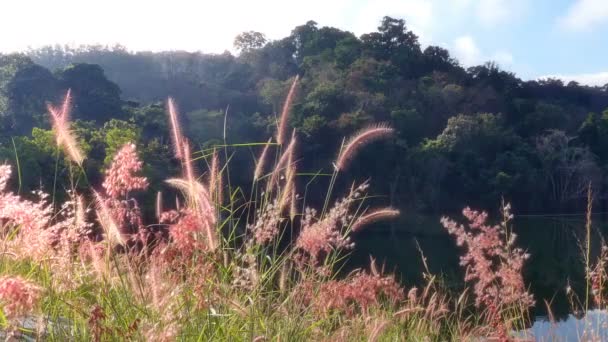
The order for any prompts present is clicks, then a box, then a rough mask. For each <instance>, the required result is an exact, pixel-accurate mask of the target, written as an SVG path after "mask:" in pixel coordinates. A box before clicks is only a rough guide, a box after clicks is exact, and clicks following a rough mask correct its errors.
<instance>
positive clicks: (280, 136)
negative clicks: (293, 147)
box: [277, 75, 300, 145]
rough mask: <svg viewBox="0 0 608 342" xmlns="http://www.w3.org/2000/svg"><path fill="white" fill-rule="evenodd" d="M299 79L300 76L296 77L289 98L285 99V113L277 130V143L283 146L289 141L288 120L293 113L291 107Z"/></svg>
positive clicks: (282, 114)
mask: <svg viewBox="0 0 608 342" xmlns="http://www.w3.org/2000/svg"><path fill="white" fill-rule="evenodd" d="M299 79H300V76H298V75H296V77H295V78H294V80H293V83H292V84H291V88H289V93H288V94H287V98H285V103H284V104H283V111H282V112H281V118H280V119H279V126H278V128H277V143H279V145H283V143H285V140H286V139H287V120H288V118H289V112H290V111H291V105H292V104H293V97H294V94H295V92H296V86H297V85H298V80H299Z"/></svg>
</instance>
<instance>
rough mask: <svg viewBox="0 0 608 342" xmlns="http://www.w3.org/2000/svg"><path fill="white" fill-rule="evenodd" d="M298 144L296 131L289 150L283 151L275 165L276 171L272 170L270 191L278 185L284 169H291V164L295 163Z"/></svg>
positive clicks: (288, 146)
mask: <svg viewBox="0 0 608 342" xmlns="http://www.w3.org/2000/svg"><path fill="white" fill-rule="evenodd" d="M296 143H297V139H296V131H295V129H294V130H293V132H292V133H291V141H290V142H289V145H287V148H286V149H285V151H283V154H282V155H281V158H279V161H278V162H277V164H276V165H275V167H274V170H272V174H271V175H270V181H269V182H268V191H271V190H272V189H273V187H274V185H275V184H276V183H277V180H278V179H279V175H280V173H281V172H282V171H283V168H289V167H290V165H291V163H293V158H294V153H295V149H296Z"/></svg>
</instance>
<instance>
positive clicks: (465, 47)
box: [454, 36, 483, 66]
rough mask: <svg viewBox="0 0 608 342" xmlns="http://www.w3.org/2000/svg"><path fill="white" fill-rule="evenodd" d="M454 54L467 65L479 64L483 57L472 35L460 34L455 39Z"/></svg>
mask: <svg viewBox="0 0 608 342" xmlns="http://www.w3.org/2000/svg"><path fill="white" fill-rule="evenodd" d="M454 56H456V58H457V59H458V61H460V63H461V64H463V65H465V66H471V65H476V64H479V63H481V62H482V58H483V57H482V54H481V50H479V48H478V47H477V44H475V41H474V40H473V37H471V36H460V37H458V38H456V39H455V40H454Z"/></svg>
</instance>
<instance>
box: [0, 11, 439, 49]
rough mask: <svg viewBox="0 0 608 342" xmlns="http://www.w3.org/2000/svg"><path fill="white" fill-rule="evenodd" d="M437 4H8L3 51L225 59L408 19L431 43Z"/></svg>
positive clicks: (1, 22)
mask: <svg viewBox="0 0 608 342" xmlns="http://www.w3.org/2000/svg"><path fill="white" fill-rule="evenodd" d="M434 1H435V0H399V1H395V0H376V1H374V0H360V1H357V2H356V3H353V2H352V1H350V0H309V1H308V2H307V3H306V6H297V8H295V7H294V3H293V2H290V1H284V0H258V1H250V0H222V1H200V0H173V1H172V2H170V3H169V2H167V1H164V0H128V1H124V0H105V1H104V2H91V1H82V0H53V1H40V0H19V1H17V0H10V1H6V4H5V3H4V2H3V4H2V11H3V14H4V16H3V19H2V20H0V32H4V34H3V35H2V39H0V51H17V50H24V49H26V48H27V47H28V46H32V47H39V46H42V45H47V44H55V43H59V44H71V45H78V44H96V43H99V44H108V45H113V44H115V43H120V44H123V45H125V46H127V47H128V48H129V49H132V50H153V51H158V50H166V49H183V50H190V51H196V50H201V51H204V52H222V51H224V50H226V49H230V48H231V47H232V40H233V39H234V37H235V36H236V35H237V34H239V33H240V32H243V31H246V30H255V31H260V32H262V33H264V34H266V35H267V37H269V38H270V39H278V38H282V37H285V36H287V35H289V34H290V32H291V30H292V29H293V28H294V27H295V26H296V25H302V24H304V23H306V21H308V20H314V21H316V22H318V24H319V26H334V27H338V28H341V29H344V30H350V31H353V32H354V33H355V34H357V35H359V34H362V33H367V32H372V31H375V30H376V29H377V27H378V25H379V23H380V20H381V19H382V16H384V15H390V16H394V17H396V18H405V19H406V22H407V26H408V29H410V30H413V31H414V32H415V33H416V34H418V35H419V36H420V37H421V41H422V42H423V43H430V42H431V38H430V37H431V33H432V29H433V25H434V24H435V23H434V17H433V15H434V12H433V2H434ZM93 4H94V5H93ZM32 8H36V11H32V10H31V9H32ZM134 13H139V14H138V15H134ZM9 32H15V34H12V35H11V34H9Z"/></svg>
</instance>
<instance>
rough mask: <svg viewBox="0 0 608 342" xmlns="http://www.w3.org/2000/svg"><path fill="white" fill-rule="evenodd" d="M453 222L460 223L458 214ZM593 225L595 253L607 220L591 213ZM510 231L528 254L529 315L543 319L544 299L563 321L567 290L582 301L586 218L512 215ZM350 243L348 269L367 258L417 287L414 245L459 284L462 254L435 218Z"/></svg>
mask: <svg viewBox="0 0 608 342" xmlns="http://www.w3.org/2000/svg"><path fill="white" fill-rule="evenodd" d="M452 218H453V219H456V220H458V221H460V222H463V221H464V220H463V218H462V217H461V216H460V217H457V216H453V217H452ZM592 221H593V225H592V226H593V231H594V232H593V238H592V250H593V253H594V254H595V253H596V252H597V251H598V250H599V247H600V242H601V238H600V235H603V236H606V237H608V220H606V217H602V216H599V215H596V216H593V220H592ZM512 227H513V230H514V232H515V233H517V235H518V240H517V244H518V246H520V247H522V248H524V249H525V250H527V251H528V253H530V254H531V257H530V259H528V261H527V264H526V267H525V269H524V278H525V281H526V285H528V286H530V290H531V291H532V293H533V294H534V296H535V299H536V302H537V305H536V307H535V308H534V309H533V312H532V313H533V315H535V316H537V317H543V316H544V315H546V314H547V312H546V308H545V305H544V301H543V300H547V301H548V302H551V309H552V311H553V315H554V317H555V319H556V320H557V321H566V320H568V319H569V318H571V316H570V314H571V312H572V309H571V305H570V303H569V301H568V298H567V296H566V288H567V287H570V288H571V289H572V290H573V291H574V292H575V293H578V294H579V297H580V298H584V289H585V278H584V267H585V266H584V262H583V258H582V253H581V244H582V243H583V242H584V241H585V234H586V233H585V216H584V215H564V216H529V217H516V218H515V220H514V221H513V222H512ZM355 243H356V248H355V251H354V252H353V254H352V255H351V259H350V261H349V264H350V266H351V267H354V266H365V265H368V264H369V256H370V255H372V256H373V257H375V258H376V259H377V261H378V262H379V263H384V264H385V265H386V270H387V271H395V272H396V273H397V274H398V275H399V277H400V278H401V280H402V282H403V283H405V284H408V285H412V284H419V283H420V282H421V281H422V277H421V275H422V272H423V265H422V262H421V255H420V252H419V250H418V248H417V245H419V246H420V248H421V249H422V251H423V252H424V255H425V257H426V259H427V262H428V265H429V268H430V270H431V272H432V273H433V274H441V275H443V277H444V278H445V279H446V280H447V281H448V283H449V284H450V283H451V284H453V285H454V286H455V287H458V286H462V280H461V279H462V276H463V272H462V269H461V267H460V266H459V264H458V263H459V256H460V253H461V250H460V249H459V248H458V247H457V246H456V244H455V241H454V239H453V237H451V236H450V235H448V234H447V232H446V231H445V229H444V228H443V227H442V226H441V224H440V223H439V218H438V217H436V218H431V217H411V218H407V219H405V220H404V221H403V222H400V223H399V224H393V225H378V226H375V227H369V229H367V230H366V231H364V232H361V233H360V234H359V235H358V236H356V237H355ZM540 321H541V319H539V322H540ZM607 340H608V339H607Z"/></svg>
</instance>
